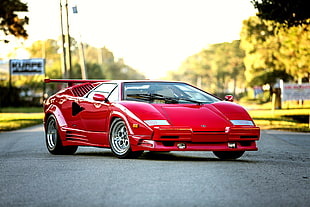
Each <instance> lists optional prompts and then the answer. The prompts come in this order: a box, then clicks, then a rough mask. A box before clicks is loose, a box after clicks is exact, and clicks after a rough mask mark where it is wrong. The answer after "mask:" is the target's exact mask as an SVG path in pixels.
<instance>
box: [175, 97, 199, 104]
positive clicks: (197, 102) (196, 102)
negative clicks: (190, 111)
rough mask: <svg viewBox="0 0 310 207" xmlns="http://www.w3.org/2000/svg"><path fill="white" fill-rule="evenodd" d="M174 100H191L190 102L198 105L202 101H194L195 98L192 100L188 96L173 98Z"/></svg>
mask: <svg viewBox="0 0 310 207" xmlns="http://www.w3.org/2000/svg"><path fill="white" fill-rule="evenodd" d="M175 99H176V100H178V101H179V100H182V101H188V102H192V103H195V104H198V105H202V104H203V102H200V101H196V100H193V99H189V98H175Z"/></svg>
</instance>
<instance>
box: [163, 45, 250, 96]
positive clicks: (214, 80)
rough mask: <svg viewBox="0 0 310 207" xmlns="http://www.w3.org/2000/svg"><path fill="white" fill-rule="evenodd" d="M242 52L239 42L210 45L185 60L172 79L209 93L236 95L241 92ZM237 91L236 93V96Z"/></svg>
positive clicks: (242, 82)
mask: <svg viewBox="0 0 310 207" xmlns="http://www.w3.org/2000/svg"><path fill="white" fill-rule="evenodd" d="M243 58H244V51H243V50H242V49H240V41H239V40H235V41H233V42H231V43H228V42H226V43H219V44H213V45H210V46H209V48H207V49H204V50H202V51H201V52H199V53H197V54H194V55H192V56H190V57H188V58H187V59H186V60H185V61H184V62H183V63H182V65H181V66H180V68H179V69H178V71H176V72H170V74H169V75H170V76H171V78H173V79H175V80H182V81H186V82H190V83H192V84H194V85H197V86H198V87H201V88H203V89H205V90H207V91H210V92H212V93H217V94H220V95H223V94H224V93H228V92H229V93H233V94H237V88H238V89H244V87H245V84H244V81H243V80H244V68H245V67H244V64H243ZM239 92H240V90H239V91H238V93H239Z"/></svg>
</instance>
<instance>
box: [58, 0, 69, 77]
mask: <svg viewBox="0 0 310 207" xmlns="http://www.w3.org/2000/svg"><path fill="white" fill-rule="evenodd" d="M59 4H60V27H61V48H62V58H61V59H62V78H63V79H67V78H68V69H67V64H66V62H67V61H66V60H67V57H66V48H65V35H64V26H63V18H62V15H63V14H62V10H63V8H62V0H59Z"/></svg>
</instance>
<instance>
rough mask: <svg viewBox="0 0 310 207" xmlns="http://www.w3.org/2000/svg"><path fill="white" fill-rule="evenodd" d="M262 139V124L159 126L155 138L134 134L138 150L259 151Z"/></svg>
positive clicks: (134, 148)
mask: <svg viewBox="0 0 310 207" xmlns="http://www.w3.org/2000/svg"><path fill="white" fill-rule="evenodd" d="M259 138H260V129H259V127H227V128H225V130H224V131H193V130H192V129H191V128H178V127H174V128H170V127H169V128H168V127H157V128H155V130H154V133H153V137H152V139H147V138H146V137H142V136H137V135H134V136H131V139H132V140H134V142H132V143H133V145H132V150H134V151H137V150H145V151H257V150H258V148H257V146H256V141H257V140H259Z"/></svg>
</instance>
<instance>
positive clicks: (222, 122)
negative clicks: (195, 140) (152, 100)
mask: <svg viewBox="0 0 310 207" xmlns="http://www.w3.org/2000/svg"><path fill="white" fill-rule="evenodd" d="M161 108H162V110H163V112H164V113H165V115H166V117H167V119H168V121H169V122H170V123H171V124H172V125H174V126H190V127H192V128H193V131H224V130H225V128H226V127H227V126H230V125H231V123H230V121H229V120H228V119H227V118H226V117H225V116H223V114H221V113H220V112H219V111H217V110H216V109H215V108H214V107H213V106H212V105H202V106H198V105H175V106H169V105H168V106H162V107H161Z"/></svg>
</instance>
